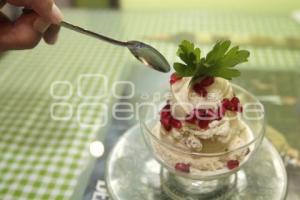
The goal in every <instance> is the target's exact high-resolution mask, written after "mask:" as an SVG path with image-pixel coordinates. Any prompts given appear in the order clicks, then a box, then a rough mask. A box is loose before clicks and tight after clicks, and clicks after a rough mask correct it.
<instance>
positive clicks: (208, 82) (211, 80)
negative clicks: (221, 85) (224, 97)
mask: <svg viewBox="0 0 300 200" xmlns="http://www.w3.org/2000/svg"><path fill="white" fill-rule="evenodd" d="M214 81H215V80H214V77H212V76H207V77H205V78H204V79H202V80H201V81H200V85H201V86H202V87H207V86H210V85H211V84H213V83H214Z"/></svg>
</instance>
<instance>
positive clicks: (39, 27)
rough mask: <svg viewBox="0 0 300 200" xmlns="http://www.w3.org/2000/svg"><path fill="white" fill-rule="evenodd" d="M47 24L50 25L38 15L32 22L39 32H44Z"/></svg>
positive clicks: (47, 26)
mask: <svg viewBox="0 0 300 200" xmlns="http://www.w3.org/2000/svg"><path fill="white" fill-rule="evenodd" d="M49 26H50V24H49V23H48V22H45V21H44V20H43V19H42V18H40V17H38V18H37V19H36V20H35V21H34V23H33V28H34V30H36V31H38V32H40V33H45V32H46V30H47V29H48V28H49Z"/></svg>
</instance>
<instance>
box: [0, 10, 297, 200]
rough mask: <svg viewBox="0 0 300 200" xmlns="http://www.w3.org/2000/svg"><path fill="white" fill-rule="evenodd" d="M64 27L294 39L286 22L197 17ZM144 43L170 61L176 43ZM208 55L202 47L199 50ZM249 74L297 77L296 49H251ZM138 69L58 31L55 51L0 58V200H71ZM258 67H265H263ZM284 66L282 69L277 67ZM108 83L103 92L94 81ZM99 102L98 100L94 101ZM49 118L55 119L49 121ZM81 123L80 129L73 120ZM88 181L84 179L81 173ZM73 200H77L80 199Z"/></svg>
mask: <svg viewBox="0 0 300 200" xmlns="http://www.w3.org/2000/svg"><path fill="white" fill-rule="evenodd" d="M64 13H65V15H66V17H65V18H66V20H67V21H70V22H74V23H77V24H78V25H82V26H84V27H86V28H89V29H92V30H95V31H98V32H101V33H103V34H107V35H111V36H114V37H118V38H120V39H123V40H130V39H138V40H145V38H149V37H152V36H159V35H163V36H167V37H172V36H173V35H176V34H178V33H182V32H188V33H195V34H197V33H199V32H207V33H215V32H218V33H220V32H222V33H224V34H228V33H229V34H230V33H232V32H234V33H238V34H254V33H255V34H266V35H272V34H274V33H276V34H277V35H282V36H286V35H299V33H300V27H299V26H298V25H297V24H296V23H294V22H293V21H292V20H291V19H290V18H289V17H288V16H268V15H262V16H252V15H242V14H238V15H235V14H213V13H198V12H164V13H159V12H138V11H136V12H115V11H81V10H77V11H70V10H69V11H68V10H66V11H65V12H64ZM146 42H148V43H150V44H151V45H153V46H155V47H157V48H158V49H159V50H160V51H161V52H162V53H163V54H164V55H166V57H167V59H168V60H169V61H173V60H174V59H175V52H176V48H177V47H176V46H177V42H176V40H174V41H173V40H169V41H163V40H162V41H155V40H147V39H146ZM204 47H205V48H204V49H206V48H207V47H208V46H204ZM252 52H253V58H252V59H251V60H250V63H249V65H247V66H245V67H246V68H247V67H253V68H255V69H261V70H270V69H278V70H291V69H292V70H299V68H298V69H297V68H296V66H297V64H298V63H299V59H300V57H299V55H300V54H299V49H298V50H295V49H288V48H287V49H273V48H271V47H270V48H264V49H253V51H252ZM134 62H137V61H136V60H135V59H134V58H132V57H131V56H130V54H129V52H128V51H127V50H126V49H123V48H118V47H115V46H111V45H109V44H105V43H103V42H100V41H97V40H95V39H93V38H88V37H85V36H83V35H80V34H78V33H74V32H71V31H68V30H62V31H61V35H60V39H59V42H58V44H57V45H55V46H47V45H45V44H41V45H39V46H38V47H37V48H36V49H34V50H27V51H22V52H21V51H14V52H8V53H6V54H4V55H1V57H0V199H3V200H15V199H18V200H19V199H51V200H52V199H71V198H72V195H73V196H74V194H75V193H76V192H78V191H74V188H75V187H76V186H77V185H78V184H80V182H81V181H82V180H80V179H79V176H80V175H81V174H82V173H83V172H84V171H85V170H86V167H87V163H88V162H90V160H91V159H90V155H89V151H88V150H89V144H90V143H91V142H92V141H94V140H95V139H97V138H98V139H99V138H100V139H101V138H103V137H104V134H105V131H104V127H100V126H91V125H92V124H94V125H99V124H100V123H101V119H102V117H103V115H105V114H106V113H109V112H107V110H105V109H104V107H103V105H107V108H108V109H109V107H110V106H111V104H112V102H114V101H115V100H116V99H114V98H113V97H112V94H111V91H112V90H111V88H112V86H113V82H114V81H116V80H124V79H126V74H128V73H130V70H132V69H131V66H132V65H133V63H134ZM262 66H270V67H269V68H262ZM283 66H284V68H283ZM101 76H105V77H106V78H107V88H108V90H105V89H103V86H104V84H103V82H102V81H101V80H100V79H99V77H101ZM98 95H102V97H98V98H97V97H95V96H98ZM53 115H54V118H53ZM78 120H79V121H80V122H81V123H79V121H78ZM87 174H88V173H87ZM78 195H79V194H78Z"/></svg>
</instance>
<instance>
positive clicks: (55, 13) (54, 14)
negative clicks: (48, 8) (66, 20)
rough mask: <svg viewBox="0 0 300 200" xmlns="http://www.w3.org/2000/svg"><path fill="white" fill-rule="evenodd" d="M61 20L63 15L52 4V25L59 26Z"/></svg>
mask: <svg viewBox="0 0 300 200" xmlns="http://www.w3.org/2000/svg"><path fill="white" fill-rule="evenodd" d="M62 19H63V14H62V13H61V11H60V10H59V8H58V7H57V6H56V5H55V4H53V6H52V20H53V21H52V22H53V23H54V24H59V23H60V22H61V21H62Z"/></svg>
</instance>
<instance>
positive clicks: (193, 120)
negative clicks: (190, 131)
mask: <svg viewBox="0 0 300 200" xmlns="http://www.w3.org/2000/svg"><path fill="white" fill-rule="evenodd" d="M185 121H186V122H188V123H191V124H195V123H196V122H197V117H196V116H195V115H187V116H186V118H185Z"/></svg>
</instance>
